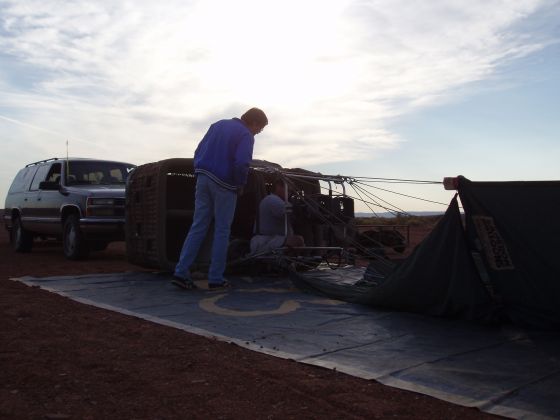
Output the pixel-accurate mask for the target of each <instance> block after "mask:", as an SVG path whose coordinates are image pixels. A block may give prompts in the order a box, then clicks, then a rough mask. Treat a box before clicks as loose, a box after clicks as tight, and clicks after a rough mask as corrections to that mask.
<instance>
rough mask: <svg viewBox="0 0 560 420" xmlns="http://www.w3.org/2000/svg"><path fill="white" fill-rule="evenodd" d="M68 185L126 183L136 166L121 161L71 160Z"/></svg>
mask: <svg viewBox="0 0 560 420" xmlns="http://www.w3.org/2000/svg"><path fill="white" fill-rule="evenodd" d="M68 166H69V169H70V171H69V175H68V185H80V184H81V185H100V184H104V185H109V184H125V183H126V179H127V178H128V174H129V173H130V171H131V170H132V169H133V168H134V166H133V165H127V164H123V163H119V162H96V161H84V162H80V161H73V162H72V161H70V162H69V163H68Z"/></svg>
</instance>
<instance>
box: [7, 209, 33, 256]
mask: <svg viewBox="0 0 560 420" xmlns="http://www.w3.org/2000/svg"><path fill="white" fill-rule="evenodd" d="M10 242H11V243H12V246H13V248H14V251H16V252H30V251H31V248H32V247H33V235H31V233H29V232H28V231H26V230H25V229H24V228H23V226H22V224H21V220H20V219H19V217H16V218H15V219H14V223H13V225H12V230H11V232H10Z"/></svg>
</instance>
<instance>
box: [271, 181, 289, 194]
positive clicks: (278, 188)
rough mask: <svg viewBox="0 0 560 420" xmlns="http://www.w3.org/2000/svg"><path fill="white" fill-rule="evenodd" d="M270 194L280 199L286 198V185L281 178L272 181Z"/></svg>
mask: <svg viewBox="0 0 560 420" xmlns="http://www.w3.org/2000/svg"><path fill="white" fill-rule="evenodd" d="M272 192H273V193H274V194H276V195H277V196H279V197H281V198H282V199H284V198H285V197H286V183H285V182H284V180H283V179H282V178H275V179H274V181H272Z"/></svg>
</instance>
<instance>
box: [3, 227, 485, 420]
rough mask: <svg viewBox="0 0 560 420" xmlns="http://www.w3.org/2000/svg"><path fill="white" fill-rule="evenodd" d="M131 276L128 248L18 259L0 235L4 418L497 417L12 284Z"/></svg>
mask: <svg viewBox="0 0 560 420" xmlns="http://www.w3.org/2000/svg"><path fill="white" fill-rule="evenodd" d="M415 234H416V235H420V236H421V235H423V234H425V232H421V231H419V232H415ZM413 242H414V241H413ZM132 270H135V271H138V270H139V268H138V267H136V266H132V265H130V264H128V263H127V262H126V258H125V251H124V244H122V243H117V244H112V245H111V246H110V247H109V248H108V249H107V250H106V251H104V252H100V253H96V254H92V257H91V258H90V259H89V260H88V261H80V262H72V261H66V260H64V258H63V257H62V250H61V248H60V246H57V245H54V244H49V243H40V244H37V245H36V246H35V247H34V249H33V252H32V253H30V254H16V253H14V252H13V251H12V250H11V248H10V246H9V243H8V236H7V234H6V232H5V231H4V230H3V229H2V230H1V231H0V273H1V274H0V314H1V318H0V337H1V341H0V418H5V419H41V418H47V419H69V418H72V419H179V418H219V419H228V418H232V419H241V418H243V419H245V418H259V419H260V418H262V419H265V418H266V419H275V418H277V419H286V418H307V419H314V418H316V419H342V418H348V419H352V418H368V419H373V418H414V419H454V418H461V419H470V418H491V417H494V416H490V415H487V414H484V413H481V412H479V411H478V410H476V409H469V408H465V407H460V406H457V405H453V404H449V403H446V402H443V401H439V400H436V399H435V398H431V397H428V396H424V395H420V394H416V393H413V392H408V391H402V390H399V389H395V388H390V387H387V386H383V385H381V384H379V383H377V382H374V381H367V380H363V379H359V378H354V377H352V376H348V375H345V374H342V373H339V372H336V371H332V370H327V369H322V368H318V367H314V366H308V365H303V364H298V363H296V362H293V361H289V360H282V359H277V358H274V357H271V356H267V355H263V354H260V353H255V352H252V351H249V350H246V349H243V348H240V347H238V346H236V345H232V344H226V343H223V342H219V341H216V340H212V339H208V338H204V337H200V336H196V335H193V334H189V333H186V332H184V331H180V330H176V329H173V328H169V327H165V326H161V325H156V324H152V323H150V322H147V321H143V320H140V319H137V318H133V317H129V316H125V315H121V314H118V313H113V312H110V311H107V310H103V309H98V308H94V307H90V306H86V305H83V304H80V303H77V302H74V301H72V300H70V299H67V298H64V297H61V296H58V295H55V294H52V293H49V292H46V291H43V290H40V289H38V288H35V287H28V286H25V285H23V284H21V283H18V282H14V281H9V280H8V279H9V278H11V277H17V276H24V275H30V276H35V277H40V276H50V275H72V274H91V273H111V272H123V271H132Z"/></svg>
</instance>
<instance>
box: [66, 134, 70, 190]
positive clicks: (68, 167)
mask: <svg viewBox="0 0 560 420" xmlns="http://www.w3.org/2000/svg"><path fill="white" fill-rule="evenodd" d="M69 175H70V162H69V161H68V140H66V176H65V178H66V185H68V179H69Z"/></svg>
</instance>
